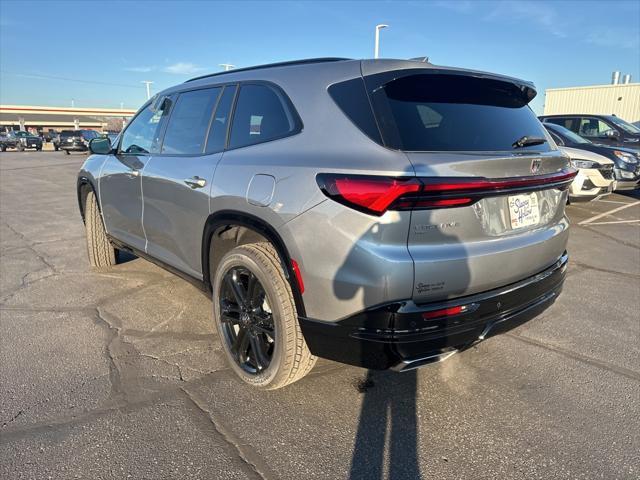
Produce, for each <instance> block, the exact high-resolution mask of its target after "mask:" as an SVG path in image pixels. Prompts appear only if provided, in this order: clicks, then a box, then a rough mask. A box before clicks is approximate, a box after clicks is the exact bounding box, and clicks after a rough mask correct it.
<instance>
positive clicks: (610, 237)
mask: <svg viewBox="0 0 640 480" xmlns="http://www.w3.org/2000/svg"><path fill="white" fill-rule="evenodd" d="M571 226H572V227H573V228H583V229H585V230H588V231H589V232H592V233H595V234H597V235H601V236H603V237H605V238H608V239H609V240H611V241H613V242H616V243H619V244H621V245H624V246H626V247H631V248H635V249H636V250H640V246H638V245H635V244H633V243H630V242H625V241H624V240H620V239H619V238H616V237H614V236H613V235H609V234H607V233H604V232H601V231H599V230H596V229H594V228H590V227H589V225H571Z"/></svg>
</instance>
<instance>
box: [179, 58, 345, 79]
mask: <svg viewBox="0 0 640 480" xmlns="http://www.w3.org/2000/svg"><path fill="white" fill-rule="evenodd" d="M344 60H352V59H351V58H342V57H321V58H306V59H303V60H291V61H288V62H278V63H266V64H264V65H255V66H253V67H244V68H234V69H232V70H226V71H224V72H217V73H209V74H207V75H201V76H200V77H195V78H190V79H189V80H187V82H193V81H195V80H200V79H202V78H209V77H217V76H219V75H227V74H229V73H236V72H247V71H250V70H261V69H263V68H274V67H288V66H290V65H307V64H310V63H324V62H341V61H344ZM187 82H185V83H187Z"/></svg>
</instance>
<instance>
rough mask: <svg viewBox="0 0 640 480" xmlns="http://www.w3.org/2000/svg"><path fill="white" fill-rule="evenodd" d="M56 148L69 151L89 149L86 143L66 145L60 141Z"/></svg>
mask: <svg viewBox="0 0 640 480" xmlns="http://www.w3.org/2000/svg"><path fill="white" fill-rule="evenodd" d="M58 148H59V149H60V150H69V151H71V152H86V151H87V150H89V147H87V146H86V145H84V144H82V145H77V144H75V145H71V144H69V145H67V144H64V143H61V144H60V145H58Z"/></svg>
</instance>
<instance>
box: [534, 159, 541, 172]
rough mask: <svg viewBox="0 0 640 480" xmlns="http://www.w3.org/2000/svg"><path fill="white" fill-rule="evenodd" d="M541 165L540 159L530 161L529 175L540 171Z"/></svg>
mask: <svg viewBox="0 0 640 480" xmlns="http://www.w3.org/2000/svg"><path fill="white" fill-rule="evenodd" d="M541 165H542V159H541V158H534V159H533V160H531V173H538V172H539V171H540V166H541Z"/></svg>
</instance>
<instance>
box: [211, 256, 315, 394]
mask: <svg viewBox="0 0 640 480" xmlns="http://www.w3.org/2000/svg"><path fill="white" fill-rule="evenodd" d="M211 258H213V257H211ZM237 272H241V273H240V275H243V274H244V272H248V273H247V279H246V286H247V289H246V292H245V293H246V294H247V295H246V298H249V297H252V296H253V297H254V299H256V300H257V301H253V302H251V301H249V303H248V307H247V311H248V312H250V313H245V314H244V315H248V316H251V315H256V318H260V319H265V323H262V322H261V321H259V322H258V326H256V325H257V324H256V323H255V320H245V322H249V324H250V325H251V326H249V327H241V326H240V324H241V323H242V322H243V321H242V320H238V321H237V322H236V323H234V322H230V321H228V319H229V318H230V317H231V316H233V315H235V316H236V317H234V319H236V318H237V319H240V318H242V315H243V314H242V313H240V312H239V311H238V308H237V307H234V306H231V307H230V306H229V304H230V303H233V301H234V299H237V298H238V297H237V296H236V295H235V294H232V293H231V292H232V290H233V289H232V285H231V283H230V282H232V281H233V280H232V279H233V278H239V277H235V276H234V275H235V273H237ZM249 274H252V275H253V276H254V277H255V278H256V279H257V281H258V282H259V283H258V284H257V285H258V286H256V287H254V289H255V290H254V292H258V291H259V290H258V288H259V287H261V288H262V292H261V293H259V294H257V295H256V294H255V293H254V295H251V294H249V293H248V292H249V291H250V290H251V288H250V287H249ZM229 275H230V276H231V277H228V276H229ZM212 276H213V278H212V285H213V315H214V323H215V325H216V330H217V331H218V335H219V336H220V340H221V342H222V346H223V350H224V352H225V356H226V358H227V362H228V363H229V365H230V366H231V369H232V370H233V371H234V372H235V373H236V375H238V377H240V378H241V379H242V380H243V381H245V382H246V383H248V384H250V385H252V386H254V387H257V388H260V389H263V390H275V389H278V388H282V387H284V386H286V385H289V384H291V383H293V382H296V381H297V380H300V379H301V378H302V377H304V376H305V375H306V374H307V373H309V371H310V370H311V369H312V368H313V366H314V365H315V363H316V357H315V356H313V355H312V354H311V352H310V351H309V348H308V347H307V344H306V342H305V340H304V337H303V336H302V331H301V330H300V324H299V323H298V315H297V312H296V307H295V303H294V301H293V295H292V293H291V286H290V285H289V282H288V281H287V279H286V278H285V274H284V271H283V269H282V264H281V262H280V258H279V256H278V254H277V252H276V251H275V249H274V248H273V246H272V245H271V244H269V243H253V244H249V245H243V246H240V247H236V248H234V249H233V250H231V251H230V252H228V253H227V254H226V255H225V256H224V257H223V258H222V259H221V260H220V264H219V266H218V268H217V270H216V271H215V272H214V273H213V274H212ZM236 281H237V280H236ZM240 283H241V284H243V280H242V279H240ZM236 304H239V302H236ZM257 305H260V306H257ZM265 306H266V307H267V308H266V310H265ZM234 309H235V311H234ZM223 311H224V312H225V314H224V318H225V319H226V320H225V321H223V317H221V313H222V312H223ZM256 311H258V313H256ZM267 312H268V313H267ZM245 318H247V317H245ZM251 318H252V319H253V318H254V317H251ZM251 322H253V323H251ZM264 325H266V327H265V326H264ZM242 328H247V329H248V330H247V331H248V332H249V333H245V335H244V336H242V338H243V340H244V338H245V337H249V340H247V341H246V342H245V343H248V344H249V346H247V347H246V350H245V351H246V355H244V356H243V355H242V352H241V351H240V352H239V353H234V350H233V346H232V345H233V342H234V340H236V341H237V340H238V339H239V338H240V337H241V334H240V331H241V329H242ZM265 331H270V333H264V332H265ZM235 332H237V333H235ZM234 334H235V338H231V337H232V336H233V335H234ZM254 341H258V342H263V343H262V345H267V346H268V347H267V348H265V349H262V352H263V355H262V358H265V356H269V355H270V357H269V360H270V361H269V363H268V365H267V366H266V367H263V368H252V367H255V365H259V363H258V357H259V355H257V354H256V353H255V352H254V353H253V354H252V353H250V352H253V345H254ZM239 343H240V349H239V350H242V342H239ZM258 349H260V347H258ZM269 352H270V353H269ZM243 358H244V359H246V362H244V363H243V360H242V359H243ZM252 358H253V359H255V361H254V360H252Z"/></svg>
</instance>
